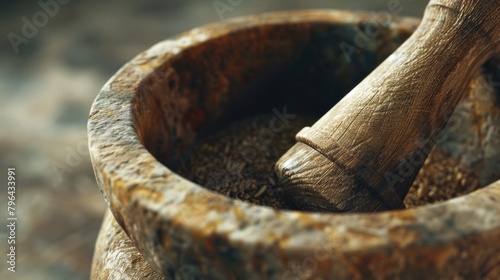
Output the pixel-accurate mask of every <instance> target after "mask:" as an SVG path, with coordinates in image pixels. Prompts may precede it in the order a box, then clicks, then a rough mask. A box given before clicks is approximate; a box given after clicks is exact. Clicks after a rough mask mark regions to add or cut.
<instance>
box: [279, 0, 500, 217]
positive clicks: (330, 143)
mask: <svg viewBox="0 0 500 280" xmlns="http://www.w3.org/2000/svg"><path fill="white" fill-rule="evenodd" d="M499 39H500V0H431V1H430V2H429V4H428V6H427V8H426V11H425V14H424V17H423V19H422V22H421V24H420V26H419V27H418V29H417V30H416V31H415V33H414V34H413V35H412V36H411V37H410V38H409V39H408V40H407V41H406V42H405V43H404V44H403V45H402V46H401V47H400V48H399V49H397V50H396V51H395V52H394V53H393V54H392V55H390V56H389V57H388V58H387V59H386V60H385V61H384V62H383V63H382V64H381V65H380V66H379V67H377V68H376V69H375V70H374V71H373V72H372V73H371V74H370V75H369V76H368V77H366V78H365V79H364V80H363V81H362V82H361V83H360V84H359V85H358V86H356V87H355V88H354V89H353V90H352V91H351V92H350V93H349V94H347V95H346V96H345V97H344V98H343V99H342V100H341V101H340V102H339V103H338V104H336V105H335V106H334V107H333V108H332V109H330V111H329V112H327V113H326V114H325V115H324V116H323V117H322V118H321V119H319V120H318V121H317V122H316V123H315V124H314V125H313V126H312V127H305V128H304V129H302V130H301V131H300V132H299V133H298V134H297V136H296V140H297V143H296V144H295V145H294V146H293V147H292V148H291V149H290V150H289V151H287V152H286V153H285V154H284V155H283V156H282V157H281V158H280V159H279V160H278V162H277V163H276V165H275V169H276V173H277V176H278V184H279V185H280V186H281V187H282V188H283V190H284V192H285V195H286V197H287V199H288V200H289V201H290V202H291V204H293V206H294V207H296V209H298V210H305V211H319V212H327V211H329V212H374V211H382V210H393V209H400V208H404V204H403V202H402V201H403V199H404V197H405V196H406V194H407V193H408V190H409V188H410V186H411V184H412V182H413V180H414V179H415V177H416V176H417V174H418V171H419V170H420V168H421V167H422V165H423V163H424V161H425V159H426V157H427V155H428V154H429V152H430V151H431V149H432V147H433V145H434V144H435V142H436V141H437V140H438V138H439V135H440V132H441V130H442V128H443V127H444V126H445V125H446V123H447V121H448V119H449V117H450V116H451V114H452V113H453V110H454V108H455V107H456V105H457V103H458V102H459V100H460V99H461V97H462V95H463V93H464V92H465V89H466V87H467V86H468V84H469V82H470V79H471V78H472V74H473V73H474V72H475V71H477V69H478V68H479V67H480V66H481V65H482V64H483V63H484V62H485V61H486V59H488V58H489V57H490V56H492V55H493V54H495V53H496V52H499V51H500V41H499Z"/></svg>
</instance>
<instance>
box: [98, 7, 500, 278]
mask: <svg viewBox="0 0 500 280" xmlns="http://www.w3.org/2000/svg"><path fill="white" fill-rule="evenodd" d="M368 18H369V15H368V14H364V13H349V12H338V11H303V12H289V13H279V14H271V15H265V16H256V17H249V18H245V19H237V20H233V21H228V22H226V23H225V24H224V25H211V26H207V27H202V28H197V29H194V30H192V31H190V32H188V33H185V34H183V35H181V36H180V37H177V38H175V39H171V40H167V41H164V42H161V43H159V44H158V45H156V46H154V47H152V48H151V49H150V50H148V51H146V52H144V53H142V54H140V55H139V56H137V57H136V58H134V59H133V60H132V61H131V62H129V63H128V64H126V65H125V66H124V67H123V68H122V69H121V70H120V71H119V72H118V73H117V74H116V75H115V76H114V77H112V78H111V79H110V81H109V82H108V83H107V84H106V85H105V86H104V88H103V89H102V91H101V93H100V94H99V96H98V97H97V98H96V100H95V102H94V104H93V107H92V110H91V115H90V117H89V123H88V131H89V144H90V153H91V158H92V163H93V166H94V170H95V173H96V177H97V181H98V184H99V186H100V188H101V189H102V192H103V195H104V197H105V200H106V201H107V203H108V206H109V207H110V208H111V211H112V213H113V214H114V217H115V218H116V220H117V222H118V223H119V224H120V225H121V226H122V227H123V229H124V231H125V232H126V233H127V234H128V236H129V237H130V239H131V241H132V242H133V243H134V244H135V245H136V248H137V249H138V251H139V252H141V253H142V255H143V256H144V259H145V260H146V261H147V262H148V263H149V264H150V265H151V267H153V268H154V269H155V270H156V271H158V272H160V273H162V274H163V276H165V277H167V278H169V277H170V278H173V279H175V278H180V277H181V274H180V273H181V272H180V271H183V272H186V271H188V276H186V277H187V279H297V278H298V279H300V278H302V279H365V278H386V279H443V278H444V279H480V278H481V277H483V278H484V277H490V278H492V279H493V278H494V277H495V274H497V273H498V272H499V271H498V269H495V268H496V267H497V266H498V264H499V263H500V255H499V254H498V252H499V250H500V244H499V243H498V242H491V241H492V240H496V239H499V238H500V215H498V213H500V203H499V202H500V181H498V182H496V183H493V184H491V185H489V186H487V187H486V188H484V189H481V190H479V191H476V192H474V193H472V194H469V195H466V196H463V197H460V198H457V199H453V200H450V201H447V202H444V203H439V204H435V205H431V206H427V207H420V208H416V209H409V210H402V211H394V212H384V213H377V214H350V215H342V214H313V213H305V212H296V211H279V210H274V209H271V208H267V207H262V206H257V205H251V204H248V203H245V202H241V201H236V200H232V199H229V198H227V197H225V196H222V195H218V194H215V193H212V192H210V191H208V190H206V189H204V188H203V187H201V186H198V185H196V184H194V183H193V182H190V181H188V180H186V179H184V178H182V177H180V176H178V175H177V174H175V173H174V172H172V171H171V169H170V168H169V166H170V167H172V166H173V165H175V163H176V158H178V156H179V154H181V153H182V152H183V151H184V150H185V149H188V148H189V147H190V145H192V144H193V142H194V140H195V139H196V137H197V136H198V134H199V135H203V134H205V133H209V132H210V131H212V130H213V129H214V128H215V127H216V126H217V125H221V124H223V123H224V122H225V120H227V119H231V118H232V117H234V116H235V115H237V114H238V113H239V111H243V108H248V104H252V105H255V107H250V108H253V109H255V110H258V109H260V110H262V109H264V108H266V107H267V106H271V107H272V106H277V105H280V104H281V105H283V104H289V105H290V106H291V108H301V107H305V108H304V110H307V109H308V108H307V106H308V104H307V100H308V99H310V98H309V97H310V96H308V93H307V92H304V88H300V87H298V86H297V84H295V83H294V82H296V81H300V82H303V83H304V84H306V85H310V84H311V83H309V84H308V82H310V81H309V80H308V78H307V77H311V76H312V77H314V78H315V79H313V80H314V81H318V79H319V81H322V85H323V87H324V88H330V87H331V86H334V85H338V86H339V87H340V88H345V89H347V88H349V87H352V86H354V85H355V84H356V82H358V81H359V79H360V78H362V77H355V76H356V75H355V74H352V73H351V72H349V71H347V72H344V71H343V70H344V69H345V68H340V69H335V68H333V69H331V68H327V69H330V71H331V72H326V73H327V74H328V75H329V74H332V73H336V75H334V76H333V77H332V78H328V77H322V76H321V75H319V76H314V73H318V71H317V69H318V68H315V67H314V66H313V65H315V64H316V63H317V62H318V61H324V58H325V56H328V57H330V58H331V59H332V58H335V57H336V59H338V62H339V63H338V64H336V63H335V60H332V61H331V65H334V66H335V65H339V66H344V67H348V69H349V68H350V67H352V69H360V71H365V72H366V73H368V72H369V71H370V69H373V67H375V65H376V64H377V63H378V62H380V61H381V60H383V58H384V57H385V56H386V55H387V54H389V53H390V52H391V51H393V50H394V47H396V46H397V44H395V43H393V42H397V41H401V40H402V38H407V37H408V36H409V34H410V33H411V31H412V30H414V28H415V27H416V25H417V23H418V21H417V20H414V19H396V20H395V22H394V23H393V24H391V25H388V26H387V27H386V28H385V29H384V32H382V34H383V35H380V36H378V37H377V40H382V41H381V42H380V43H379V44H370V45H369V47H367V48H366V49H363V50H361V52H360V53H359V54H357V56H356V60H353V61H355V63H354V64H347V63H345V62H343V61H342V59H345V57H344V56H343V55H342V53H341V52H340V53H339V52H338V51H337V52H334V53H333V54H332V52H331V51H328V49H329V48H330V49H331V46H330V47H329V44H327V43H326V42H328V40H327V39H323V40H321V36H318V34H320V35H321V34H336V36H337V38H338V40H336V42H335V43H336V44H338V43H340V42H342V40H344V39H345V40H346V42H352V40H353V39H352V34H353V33H352V32H348V30H352V29H353V28H354V26H359V25H360V24H361V23H360V22H363V21H364V20H367V19H368ZM329 32H330V33H329ZM323 38H329V36H328V35H326V36H324V37H323ZM394 38H396V39H394ZM315 40H319V41H320V42H325V43H324V47H321V48H319V49H318V48H316V52H314V50H315V48H314V47H313V46H321V44H316V43H314V44H312V43H311V42H315ZM218 41H220V42H219V43H218ZM237 42H240V44H238V43H237ZM261 46H265V49H262V47H261ZM284 46H286V47H287V48H290V50H287V51H285V52H281V51H280V50H282V49H283V48H284ZM234 48H237V49H236V50H235V49H234ZM241 49H244V50H245V51H241ZM306 50H307V51H306ZM309 50H311V52H309ZM384 55H385V56H384ZM194 61H196V65H197V66H198V67H199V69H202V70H203V69H204V70H203V71H198V70H190V69H191V67H192V66H194V65H195V64H194ZM311 61H312V62H311ZM183 65H187V66H190V67H189V68H183ZM305 65H306V66H309V67H304V66H305ZM210 69H215V70H216V71H208V70H210ZM290 69H292V70H293V71H292V70H290ZM297 69H302V70H297ZM247 70H248V71H247ZM266 71H267V72H266ZM294 71H299V72H294ZM300 71H303V72H300ZM172 73H174V74H172ZM257 73H266V75H262V76H259V75H258V74H257ZM294 73H295V75H296V76H293V74H294ZM171 75H174V76H176V77H178V78H174V79H173V81H174V82H173V83H171V82H170V81H171V80H170V79H164V77H165V76H167V77H173V76H171ZM290 75H292V76H290ZM310 75H311V76H310ZM286 77H294V78H295V77H302V79H297V80H295V79H290V78H288V79H286ZM259 80H260V82H258V81H259ZM264 81H268V82H267V83H265V82H264ZM280 82H281V83H280ZM339 82H340V84H339ZM284 84H291V85H293V86H294V87H295V88H296V89H295V91H294V90H293V88H290V89H291V90H290V91H289V92H287V94H286V95H284V96H273V95H272V93H273V92H274V87H280V86H282V85H284ZM312 84H314V83H312ZM169 85H172V86H169ZM319 88H321V87H319ZM249 89H251V90H249ZM325 94H326V95H327V96H326V97H325V100H330V102H334V100H335V99H338V98H340V97H341V96H342V95H343V94H345V91H341V92H337V93H335V92H333V93H332V92H328V91H327V93H325ZM332 94H334V95H337V96H333V95H332ZM338 95H340V96H338ZM245 97H250V98H249V99H245ZM252 97H253V98H252ZM258 97H259V98H258ZM262 97H265V98H262ZM274 97H276V98H274ZM240 98H242V99H240ZM239 100H247V101H248V100H249V101H248V102H250V101H252V100H253V101H256V102H253V103H252V102H250V103H248V102H241V101H240V102H238V101H239ZM302 101H303V102H302ZM273 102H274V103H273ZM259 104H260V106H259ZM294 104H295V105H294ZM229 105H231V106H229ZM323 105H324V108H323V109H325V108H327V107H328V106H330V105H333V104H323ZM267 108H268V107H267ZM309 110H311V108H309ZM318 113H321V112H318ZM492 129H493V130H495V129H498V127H496V128H495V127H494V128H492ZM101 238H102V236H101ZM105 242H109V241H105ZM181 268H182V269H181ZM96 273H98V272H96Z"/></svg>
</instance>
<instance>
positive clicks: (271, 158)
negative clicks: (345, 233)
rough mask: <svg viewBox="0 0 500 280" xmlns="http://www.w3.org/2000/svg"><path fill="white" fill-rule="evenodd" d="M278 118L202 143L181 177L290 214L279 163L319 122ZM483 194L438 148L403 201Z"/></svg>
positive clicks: (239, 124)
mask: <svg viewBox="0 0 500 280" xmlns="http://www.w3.org/2000/svg"><path fill="white" fill-rule="evenodd" d="M276 118H277V117H276V116H275V115H273V114H260V115H256V116H252V117H248V118H246V119H243V120H239V121H235V122H233V123H231V124H230V125H228V126H227V127H225V128H223V129H220V130H219V131H217V132H215V133H213V134H211V135H210V136H208V137H206V138H205V139H202V140H201V141H199V142H198V143H197V144H196V145H195V147H194V149H193V150H192V151H191V153H190V155H189V156H188V157H187V160H185V161H184V162H183V163H181V165H180V167H179V169H178V170H177V172H178V173H179V174H180V175H181V176H183V177H185V178H187V179H189V180H191V181H193V182H195V183H197V184H199V185H202V186H204V187H206V188H208V189H210V190H213V191H215V192H218V193H220V194H223V195H226V196H228V197H232V198H235V199H239V200H243V201H247V202H251V203H255V204H258V205H265V206H269V207H273V208H277V209H289V207H288V206H287V204H286V199H285V197H284V192H283V190H282V189H281V188H280V187H278V186H276V177H275V172H274V163H275V162H276V161H277V160H278V159H279V158H280V157H281V156H282V155H283V154H284V153H285V152H286V151H287V150H288V149H290V148H291V147H292V146H293V144H295V138H294V137H295V134H296V133H297V132H298V131H299V130H301V129H302V128H303V127H304V126H310V125H312V124H313V123H314V122H315V121H316V119H315V118H313V117H310V116H306V115H297V116H296V117H295V118H294V119H292V120H290V121H289V122H287V123H281V124H282V125H280V126H277V125H276V122H277V121H279V120H277V119H276ZM477 188H479V183H478V178H477V176H475V174H474V173H473V172H472V171H471V170H470V169H469V168H468V167H466V166H465V165H463V164H462V163H461V162H460V161H459V160H457V159H453V158H451V157H449V156H447V155H446V154H444V153H443V152H442V151H441V150H439V149H438V148H435V149H434V150H433V151H432V152H431V154H430V155H429V157H428V158H427V160H426V161H425V163H424V166H423V168H422V169H421V170H420V173H419V174H418V177H417V179H416V180H415V182H414V183H413V185H412V187H411V188H410V191H409V193H408V195H407V197H406V199H405V201H404V203H405V205H406V206H407V208H411V207H416V206H422V205H427V204H431V203H434V202H439V201H444V200H447V199H450V198H453V197H457V196H460V195H464V194H467V193H469V192H472V191H474V190H475V189H477Z"/></svg>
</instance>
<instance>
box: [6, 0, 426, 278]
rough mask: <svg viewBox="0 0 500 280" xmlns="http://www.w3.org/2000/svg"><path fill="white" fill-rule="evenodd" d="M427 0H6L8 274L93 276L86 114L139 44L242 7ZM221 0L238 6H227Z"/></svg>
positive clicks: (96, 216) (376, 7)
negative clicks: (12, 172) (10, 201)
mask: <svg viewBox="0 0 500 280" xmlns="http://www.w3.org/2000/svg"><path fill="white" fill-rule="evenodd" d="M427 2H428V1H427V0H307V1H306V0H272V1H265V0H232V1H228V0H216V1H214V0H182V1H181V0H175V1H174V0H161V1H153V0H145V1H130V0H127V1H124V0H120V1H118V0H106V1H97V0H91V1H81V0H80V1H79V0H40V1H24V2H23V1H15V0H2V1H1V2H0V31H1V32H0V34H1V38H0V42H1V45H0V201H1V202H0V205H1V207H0V225H1V226H0V248H1V254H0V279H5V280H9V279H39V280H42V279H51V280H54V279H56V280H57V279H88V278H89V270H90V264H91V260H92V254H93V250H94V243H95V239H96V237H97V233H98V231H99V227H100V223H101V219H102V215H103V213H104V210H105V207H106V205H105V203H104V200H103V199H102V197H101V194H100V192H99V190H98V188H97V185H96V182H95V179H94V174H93V171H92V166H91V163H90V158H89V155H88V148H87V136H86V123H87V115H88V112H89V110H90V107H91V105H92V101H93V99H94V98H95V96H96V95H97V93H98V92H99V90H100V88H101V87H102V86H103V85H104V83H105V82H106V81H107V80H108V79H109V78H110V77H111V76H112V75H113V74H114V73H115V72H116V71H117V70H118V69H119V68H120V67H121V66H122V65H123V64H124V63H126V62H127V61H128V60H130V59H131V58H132V57H134V56H135V55H136V54H138V53H140V52H141V51H143V50H145V49H147V48H148V47H150V46H151V45H153V44H155V43H156V42H158V41H161V40H164V39H166V38H168V37H171V36H173V35H176V34H178V33H180V32H183V31H187V30H189V29H191V28H194V27H197V26H200V25H204V24H207V23H212V22H220V21H222V20H223V19H228V18H232V17H236V16H241V15H248V14H254V13H262V12H270V11H281V10H297V9H313V8H314V9H319V8H321V9H354V10H372V11H375V12H379V11H387V10H388V5H394V4H395V3H396V5H400V6H401V7H402V8H403V9H402V11H401V14H400V15H405V16H406V15H409V16H416V17H420V16H421V15H422V13H423V10H424V7H425V5H426V4H427ZM50 3H51V5H50ZM214 3H215V4H219V7H221V6H220V4H221V3H222V5H224V4H225V5H229V4H233V5H234V6H231V5H230V6H229V7H230V8H231V9H228V10H227V11H225V12H224V13H221V10H219V11H218V10H217V8H216V7H215V6H214ZM398 3H399V4H398ZM226 7H227V6H226ZM35 24H36V25H35ZM8 167H15V168H16V171H17V172H16V180H17V181H16V183H17V192H16V196H17V197H16V206H15V207H16V211H17V217H18V221H17V252H16V256H17V266H16V273H11V272H8V271H7V264H6V259H7V256H6V254H7V227H6V224H7V220H6V218H7V209H6V208H7V207H6V203H7V198H6V195H7V168H8Z"/></svg>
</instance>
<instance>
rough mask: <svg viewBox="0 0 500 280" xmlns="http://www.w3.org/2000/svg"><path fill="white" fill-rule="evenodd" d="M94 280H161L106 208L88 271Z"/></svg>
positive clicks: (162, 279)
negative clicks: (90, 267) (90, 268)
mask: <svg viewBox="0 0 500 280" xmlns="http://www.w3.org/2000/svg"><path fill="white" fill-rule="evenodd" d="M91 272H92V274H91V279H94V280H114V279H120V280H129V279H130V280H134V279H148V280H164V279H165V278H164V277H163V276H161V275H160V274H159V273H158V272H156V271H155V270H153V268H152V267H151V265H149V264H148V263H147V262H146V261H145V260H144V258H143V257H142V255H141V253H139V252H138V251H137V249H136V248H135V245H134V243H133V242H132V241H130V239H129V238H128V236H127V234H126V233H125V232H124V231H123V229H122V228H121V227H120V226H119V225H118V224H117V223H116V221H115V218H114V217H113V215H112V214H111V212H110V211H109V210H108V211H106V214H105V215H104V220H103V222H102V226H101V230H100V233H99V236H98V237H97V243H96V246H95V251H94V260H93V264H92V270H91Z"/></svg>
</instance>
